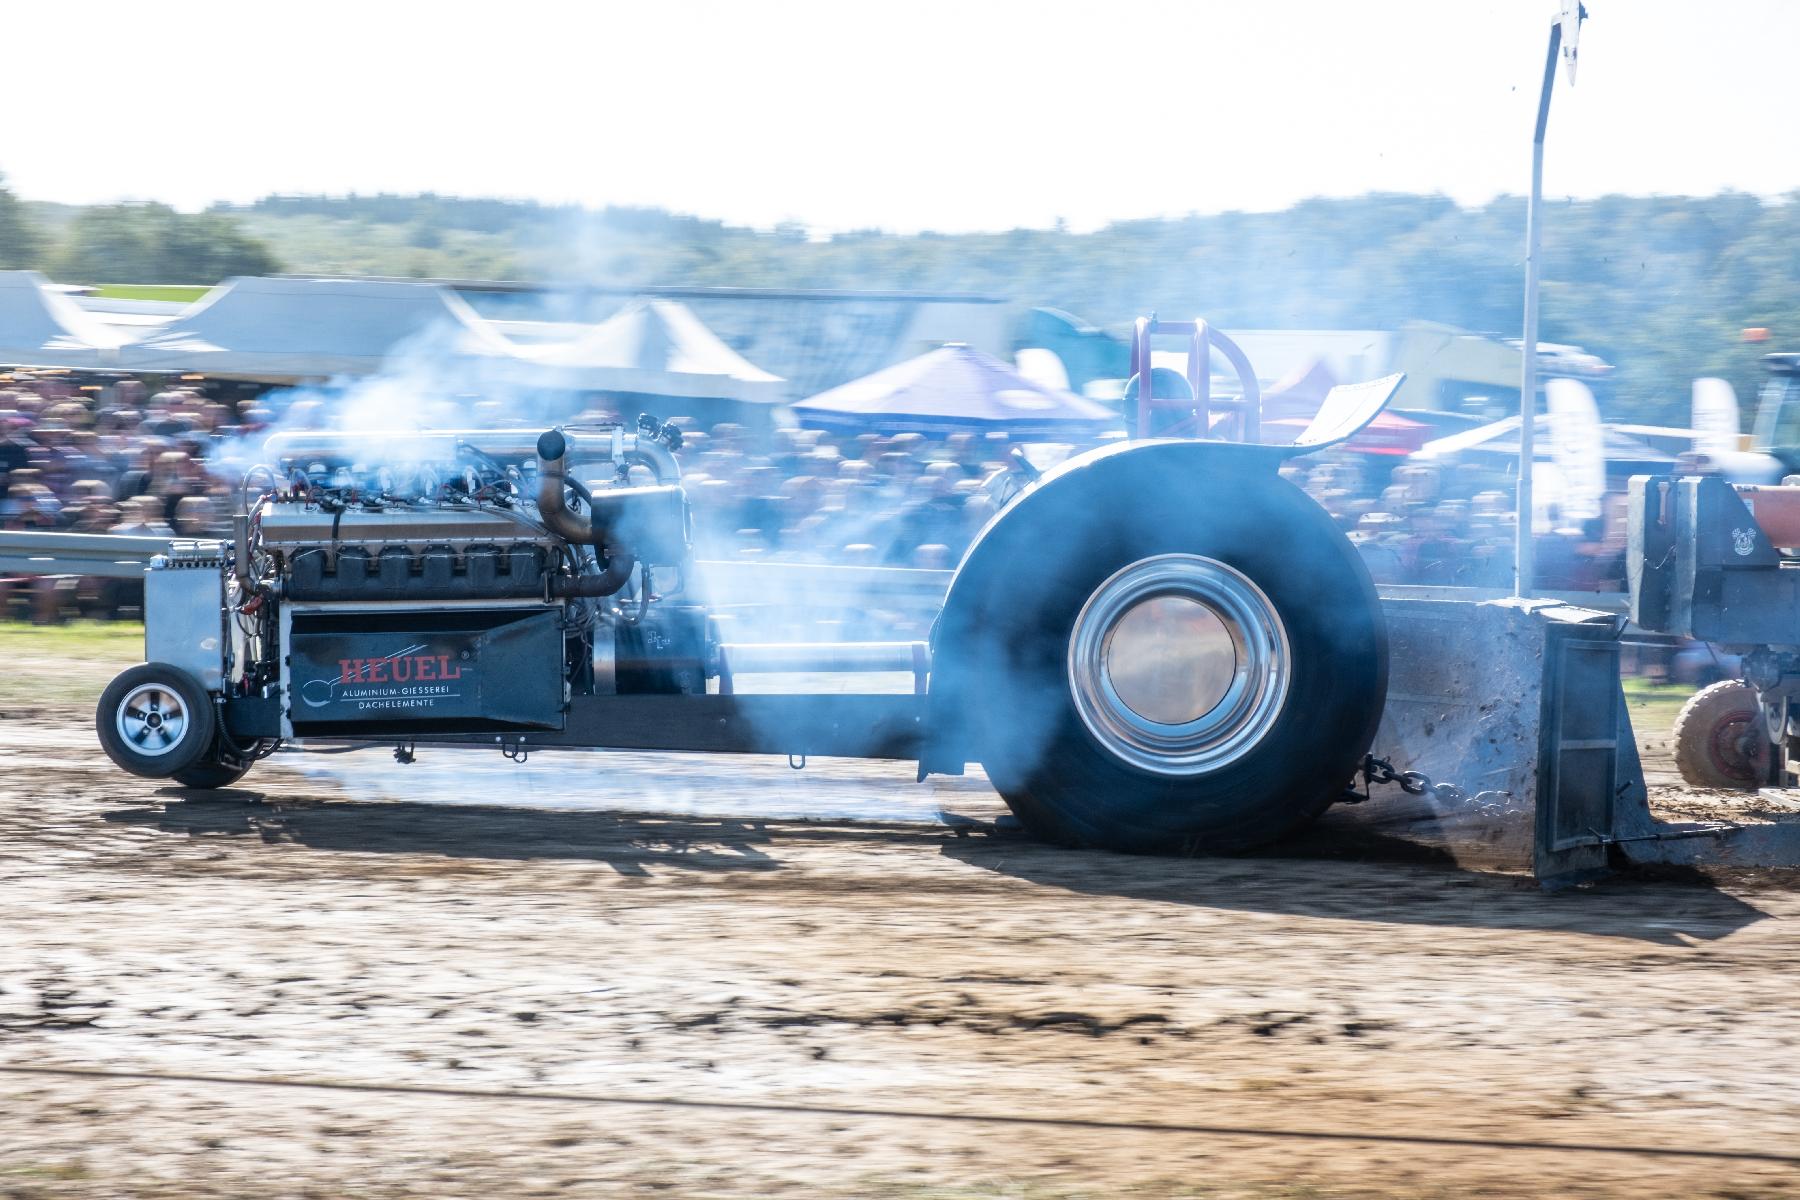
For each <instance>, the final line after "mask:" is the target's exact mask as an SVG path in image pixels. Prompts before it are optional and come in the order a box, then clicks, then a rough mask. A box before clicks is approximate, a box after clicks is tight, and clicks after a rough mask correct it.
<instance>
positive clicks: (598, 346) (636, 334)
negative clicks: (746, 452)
mask: <svg viewBox="0 0 1800 1200" xmlns="http://www.w3.org/2000/svg"><path fill="white" fill-rule="evenodd" d="M508 352H509V353H510V354H512V355H515V356H517V357H518V358H519V359H521V360H523V361H525V362H528V363H530V364H531V365H532V366H533V367H534V368H536V369H535V370H534V371H532V372H531V373H530V378H531V379H532V380H533V382H535V383H539V384H541V385H543V386H546V387H554V388H561V389H565V390H569V391H583V392H620V393H630V394H634V395H640V396H645V397H676V398H690V399H714V400H726V401H733V402H737V403H743V404H759V405H775V404H779V403H781V402H782V401H783V400H784V399H786V395H785V388H784V384H783V380H782V379H781V377H780V376H779V375H771V374H770V373H769V372H767V371H765V370H763V369H762V368H761V367H758V366H757V365H756V364H754V363H752V362H750V361H749V360H748V359H746V358H745V357H744V356H743V355H741V354H739V353H738V352H737V351H735V350H733V349H732V348H731V347H730V346H727V345H726V344H725V343H724V342H723V341H722V340H720V338H719V336H718V335H717V334H715V333H714V332H713V331H712V330H710V329H708V328H707V327H706V325H705V323H704V322H702V321H701V320H700V318H698V317H696V316H695V315H694V313H693V310H691V309H690V308H688V306H687V305H685V304H682V303H681V302H680V301H678V300H641V299H640V300H633V301H632V302H631V303H629V304H627V305H626V306H625V307H624V308H622V309H620V310H619V311H618V312H616V313H614V314H613V315H612V316H610V317H608V318H607V319H606V320H604V321H602V322H601V323H600V324H598V325H595V326H592V327H591V328H589V329H588V330H587V331H586V332H585V333H583V334H582V335H581V336H579V337H577V338H575V339H574V340H573V341H565V342H550V343H545V344H541V345H534V346H511V347H509V348H508Z"/></svg>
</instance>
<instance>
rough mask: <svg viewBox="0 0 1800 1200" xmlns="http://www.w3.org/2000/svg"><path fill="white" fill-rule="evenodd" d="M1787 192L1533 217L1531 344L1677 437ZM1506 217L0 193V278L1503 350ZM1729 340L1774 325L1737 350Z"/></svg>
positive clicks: (1734, 359)
mask: <svg viewBox="0 0 1800 1200" xmlns="http://www.w3.org/2000/svg"><path fill="white" fill-rule="evenodd" d="M1796 200H1800V194H1796V195H1795V196H1790V197H1788V198H1786V199H1784V200H1780V201H1767V200H1763V199H1759V198H1757V197H1755V196H1749V195H1743V194H1734V193H1726V194H1722V195H1718V196H1709V197H1683V196H1671V197H1626V196H1610V197H1605V198H1602V199H1599V200H1593V201H1585V202H1580V203H1561V204H1554V205H1551V206H1550V208H1549V211H1548V212H1547V215H1546V220H1545V234H1544V289H1543V310H1542V311H1543V331H1542V332H1543V337H1544V339H1545V340H1547V341H1558V342H1569V343H1574V344H1578V345H1581V346H1583V347H1585V348H1586V349H1588V350H1590V351H1592V352H1593V353H1596V354H1599V355H1601V356H1602V357H1604V358H1606V359H1607V360H1608V361H1610V362H1612V363H1614V364H1615V365H1616V367H1617V380H1618V385H1617V388H1616V389H1615V392H1614V395H1613V397H1612V398H1611V399H1610V400H1609V401H1608V403H1609V405H1610V406H1611V407H1612V409H1613V414H1612V415H1617V416H1620V417H1632V418H1636V419H1645V420H1681V419H1683V418H1684V417H1685V414H1686V405H1687V389H1688V382H1689V380H1691V379H1692V378H1694V377H1695V376H1696V375H1702V374H1716V375H1723V376H1725V377H1726V378H1728V379H1731V380H1732V381H1733V383H1734V384H1736V385H1737V387H1738V389H1739V392H1740V395H1744V394H1745V392H1746V391H1752V390H1754V389H1755V387H1756V386H1757V383H1758V378H1759V365H1758V360H1759V357H1760V354H1761V353H1762V352H1763V351H1764V350H1768V349H1800V204H1797V203H1795V201H1796ZM1524 227H1525V210H1524V201H1523V200H1522V199H1519V198H1516V197H1502V198H1500V199H1497V200H1494V201H1492V202H1491V203H1488V204H1484V205H1475V206H1461V205H1458V204H1456V203H1454V202H1453V201H1451V200H1449V199H1447V198H1445V197H1442V196H1421V195H1384V194H1376V195H1367V196H1360V197H1355V198H1349V199H1313V200H1306V201H1303V202H1301V203H1299V204H1296V205H1294V206H1292V207H1290V208H1288V209H1285V210H1282V211H1280V212H1270V213H1242V212H1228V213H1220V214H1215V215H1206V216H1200V215H1194V216H1186V217H1171V218H1160V219H1154V220H1134V221H1121V222H1117V223H1114V224H1111V225H1108V226H1105V227H1104V228H1101V229H1098V230H1093V231H1088V232H1074V231H1070V230H1068V229H1064V228H1055V229H1017V230H1011V231H1007V232H1000V233H964V234H943V233H930V232H926V233H919V234H908V235H901V234H893V233H887V232H882V231H878V230H870V231H861V232H848V233H840V234H836V235H833V236H829V237H811V236H809V235H808V232H807V231H806V230H804V229H802V228H799V227H795V226H783V227H779V228H776V229H773V230H758V229H750V228H745V227H741V226H733V225H729V224H727V223H725V222H723V221H717V220H710V219H705V218H700V217H693V216H687V215H683V214H679V213H671V212H668V211H665V210H661V209H647V208H627V207H609V208H603V209H582V208H577V207H573V206H556V205H542V204H536V203H533V202H529V201H510V200H495V199H465V198H459V197H450V196H438V195H433V194H430V193H425V194H421V195H410V196H406V195H386V194H377V195H366V196H357V195H352V196H335V197H333V196H270V197H266V198H265V199H263V200H259V201H257V202H256V203H254V204H249V205H240V206H229V205H217V206H214V207H213V208H212V209H210V210H208V211H206V212H203V213H197V214H184V213H178V212H175V211H174V210H172V209H170V208H168V207H167V206H165V205H158V204H128V205H102V206H96V207H90V208H83V209H79V210H76V211H75V212H74V213H73V215H72V216H71V217H70V218H69V219H68V220H67V221H66V222H63V223H62V225H61V228H60V229H51V228H49V227H48V223H44V222H34V220H33V214H32V211H31V208H30V206H29V205H26V204H23V203H22V202H20V201H19V200H18V199H17V198H15V197H14V196H13V195H12V194H11V193H10V192H9V191H7V190H6V189H5V188H4V185H3V181H0V266H5V267H17V266H31V267H36V268H39V269H43V270H46V271H48V272H49V273H50V274H51V275H53V276H54V277H56V278H58V279H60V280H64V281H68V282H136V283H212V282H216V281H217V280H218V279H220V278H224V277H226V276H229V275H233V274H261V273H266V272H269V271H274V270H289V271H300V272H311V271H317V272H351V273H362V274H379V275H400V276H407V275H411V276H433V277H463V278H512V279H524V280H534V281H541V282H552V283H556V282H560V283H572V284H578V285H579V284H606V285H612V286H635V285H642V284H697V285H707V284H713V285H727V286H753V287H776V288H783V287H787V288H839V289H884V290H887V289H897V290H921V291H960V292H978V293H984V294H990V295H999V296H1004V297H1007V298H1010V299H1012V300H1015V301H1018V302H1020V303H1026V304H1046V305H1052V306H1055V307H1058V308H1064V309H1067V310H1069V311H1071V312H1074V313H1076V314H1078V315H1080V316H1082V317H1085V318H1087V319H1088V320H1090V321H1093V322H1095V323H1097V324H1100V325H1103V326H1115V327H1116V326H1122V325H1123V324H1124V323H1126V322H1128V321H1129V320H1130V319H1131V318H1132V317H1133V316H1136V315H1138V314H1140V313H1148V312H1152V311H1155V312H1160V313H1162V314H1163V315H1165V316H1168V315H1181V316H1189V315H1204V316H1206V317H1208V318H1209V319H1210V320H1213V321H1214V322H1216V323H1218V324H1221V325H1223V326H1224V327H1226V328H1234V327H1235V328H1366V329H1392V328H1394V327H1396V326H1397V325H1399V324H1401V323H1403V322H1406V321H1410V320H1429V321H1438V322H1443V323H1445V324H1450V325H1456V326H1460V327H1462V328H1465V329H1472V330H1476V331H1479V332H1487V333H1493V334H1496V335H1499V336H1511V337H1516V336H1517V332H1518V329H1519V326H1520V321H1521V308H1522V295H1521V289H1522V278H1523V261H1522V259H1523V248H1524ZM1747 328H1763V329H1767V330H1769V331H1770V340H1769V341H1768V342H1766V343H1761V342H1749V341H1746V340H1745V339H1744V337H1743V331H1744V330H1745V329H1747Z"/></svg>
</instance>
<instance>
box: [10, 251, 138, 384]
mask: <svg viewBox="0 0 1800 1200" xmlns="http://www.w3.org/2000/svg"><path fill="white" fill-rule="evenodd" d="M128 336H129V334H127V333H126V332H125V331H123V330H118V329H113V328H111V327H109V326H107V325H106V324H105V323H104V322H102V321H100V320H97V319H96V318H95V317H93V316H92V315H91V314H89V313H87V312H86V311H84V310H83V309H82V308H81V306H80V305H78V304H76V303H75V302H74V301H73V300H71V299H69V297H67V296H65V295H63V294H62V293H61V292H57V291H55V290H53V289H52V288H51V287H50V286H49V281H48V280H46V279H45V278H44V277H43V276H42V275H39V274H38V273H37V272H36V271H0V363H4V364H7V365H10V366H22V367H90V368H91V367H111V366H116V365H117V363H118V356H119V346H120V345H121V344H122V343H123V342H124V341H125V340H126V338H127V337H128Z"/></svg>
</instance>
